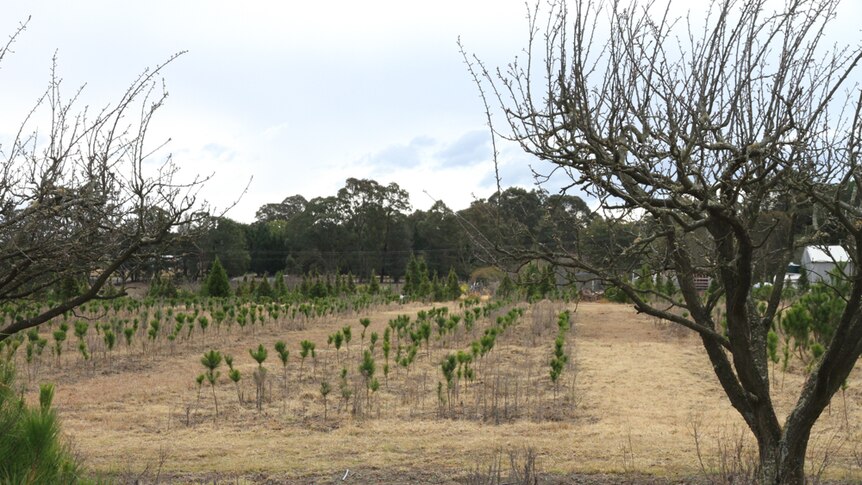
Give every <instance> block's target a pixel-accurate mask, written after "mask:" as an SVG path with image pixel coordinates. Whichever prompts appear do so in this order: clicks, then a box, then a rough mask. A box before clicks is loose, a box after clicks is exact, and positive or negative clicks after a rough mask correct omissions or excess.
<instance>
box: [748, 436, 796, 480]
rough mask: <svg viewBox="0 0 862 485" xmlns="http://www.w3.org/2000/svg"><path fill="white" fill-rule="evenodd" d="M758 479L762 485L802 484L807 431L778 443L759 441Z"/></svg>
mask: <svg viewBox="0 0 862 485" xmlns="http://www.w3.org/2000/svg"><path fill="white" fill-rule="evenodd" d="M758 447H759V451H760V481H761V483H763V484H764V485H802V484H804V483H805V451H806V449H807V448H808V433H804V437H803V436H797V438H795V439H791V440H790V441H788V438H787V434H785V438H783V439H782V440H781V441H779V442H778V443H775V442H770V443H766V442H759V443H758Z"/></svg>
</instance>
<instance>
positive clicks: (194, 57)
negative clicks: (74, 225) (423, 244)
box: [0, 0, 860, 222]
mask: <svg viewBox="0 0 862 485" xmlns="http://www.w3.org/2000/svg"><path fill="white" fill-rule="evenodd" d="M703 3H704V2H703V0H692V1H689V2H677V3H676V5H678V6H680V5H681V6H682V7H679V8H680V13H682V11H683V8H692V9H696V8H697V6H698V5H699V4H703ZM779 3H780V2H779ZM844 4H845V5H848V4H849V6H848V7H846V8H847V9H852V11H849V12H850V14H848V15H842V18H841V19H839V25H838V28H844V27H841V22H840V21H844V22H847V23H848V25H850V27H848V30H847V32H848V34H847V35H850V36H853V37H852V38H853V39H859V37H860V35H859V28H858V26H856V25H855V21H854V19H856V18H858V14H859V13H860V8H859V5H858V3H857V2H856V1H855V0H854V1H852V2H844ZM526 9H527V7H526V5H525V3H524V2H523V1H522V0H457V1H455V0H435V1H433V2H432V1H404V0H366V1H355V0H354V1H341V0H330V1H327V2H308V1H305V2H299V1H279V2H275V1H248V2H236V1H232V2H227V1H219V0H208V1H202V0H184V1H175V0H174V1H170V0H167V1H166V0H155V1H149V2H116V1H110V0H104V1H97V0H81V1H76V2H64V1H52V2H48V1H33V2H29V1H28V2H24V1H14V2H4V5H3V9H2V15H0V39H4V38H5V37H6V36H7V35H9V34H10V33H11V32H13V31H14V30H15V27H16V26H17V25H18V23H19V22H21V21H23V20H25V19H27V18H28V16H31V20H30V21H29V24H28V28H27V30H26V32H24V34H23V35H22V36H21V37H20V38H19V39H18V41H17V43H16V44H15V46H14V53H12V54H10V55H9V56H7V58H6V59H5V60H4V61H3V63H2V65H0V139H3V136H6V137H7V139H8V136H9V134H10V133H11V130H15V129H17V127H18V125H19V124H20V120H21V119H23V118H24V116H26V114H27V112H28V111H29V110H30V108H31V107H32V105H33V102H34V101H35V100H36V98H37V97H38V96H39V94H41V92H42V91H43V90H44V89H45V86H46V84H47V82H48V79H49V73H50V68H51V65H52V61H51V59H52V56H53V55H54V53H55V52H56V53H57V57H58V69H59V72H60V75H61V76H62V77H63V82H64V85H65V86H66V87H67V92H69V91H71V90H72V88H74V87H77V86H81V85H86V86H85V88H84V93H83V95H82V102H83V103H89V104H92V105H93V106H104V105H105V104H107V103H109V102H111V101H115V100H116V99H117V98H119V96H120V95H121V94H122V92H123V91H124V89H125V88H126V87H127V86H128V85H129V84H130V83H131V81H133V80H134V79H135V77H136V76H137V75H138V74H139V73H140V72H141V71H143V70H144V69H145V68H147V67H152V66H155V65H157V64H160V63H161V62H163V61H165V60H166V59H168V58H170V56H171V55H172V54H174V53H176V52H179V51H187V52H186V53H185V54H183V55H182V56H181V57H180V58H178V59H177V60H176V61H174V62H173V63H172V64H170V65H169V66H168V68H167V69H166V70H165V71H164V76H163V77H164V80H165V83H166V86H167V89H168V91H169V93H170V97H169V99H168V101H167V104H166V105H165V107H164V108H163V110H162V111H161V113H160V115H159V116H158V117H157V118H156V120H155V122H154V124H153V125H152V127H151V129H150V134H149V136H150V139H151V140H153V143H154V144H159V143H161V142H162V141H165V140H168V139H170V142H169V143H168V145H167V146H166V148H165V149H164V153H167V152H170V153H171V154H172V155H173V157H174V161H175V162H176V163H177V164H178V165H180V166H181V168H182V170H183V174H184V175H185V176H186V177H188V178H191V177H192V176H194V175H195V174H203V175H209V174H213V178H212V180H211V181H210V182H209V183H208V184H207V187H206V188H205V190H204V193H203V196H204V197H205V198H207V199H208V200H209V201H210V202H211V203H212V204H213V205H214V206H216V207H217V208H223V207H226V206H228V205H230V204H231V202H232V201H234V200H236V199H237V198H240V196H241V198H240V199H239V202H238V203H237V204H236V206H235V207H234V208H233V209H232V210H231V211H230V212H229V213H228V216H229V217H232V218H234V219H236V220H239V221H243V222H252V221H253V220H254V214H255V212H256V210H257V209H258V208H259V207H260V206H261V205H263V204H265V203H271V202H279V201H281V200H283V199H284V198H285V197H287V196H290V195H294V194H301V195H303V196H305V197H307V198H313V197H318V196H328V195H334V194H335V193H336V191H337V190H338V189H339V188H340V187H342V186H343V185H344V182H345V180H346V179H347V178H348V177H356V178H372V179H374V180H377V181H378V182H380V183H381V184H388V183H390V182H395V183H397V184H398V185H400V186H401V187H402V188H404V189H406V190H408V192H409V193H410V194H411V202H412V204H413V208H414V209H423V210H424V209H427V208H428V207H430V206H431V205H432V204H433V202H434V200H435V199H440V200H442V201H444V202H445V203H446V204H447V205H448V206H449V207H450V208H453V209H456V210H457V209H461V208H464V207H467V206H468V205H469V204H470V202H471V201H473V200H475V199H476V198H486V197H488V196H490V195H491V194H492V193H493V192H494V190H495V189H496V184H495V179H494V165H493V163H492V149H491V145H490V135H489V131H488V127H487V123H486V118H485V112H484V108H483V105H482V101H481V99H480V97H479V92H478V90H477V87H476V85H475V84H474V83H473V81H472V79H471V77H470V75H469V73H468V71H467V69H466V67H465V65H464V60H463V58H462V56H461V53H460V52H459V48H458V46H457V40H458V39H459V37H460V39H461V41H462V42H463V44H464V45H465V46H466V48H467V50H468V51H469V52H470V53H475V54H476V55H478V56H479V57H480V58H481V59H482V60H483V61H485V62H486V64H487V65H489V66H504V65H505V64H506V63H508V62H510V61H511V60H512V59H514V57H515V56H517V55H518V54H521V53H522V50H523V48H524V46H525V44H526V39H527V27H528V26H527V21H526V13H527V10H526ZM843 12H844V13H845V14H846V13H847V12H848V10H846V9H845V10H844V11H843ZM497 121H498V122H501V121H502V120H500V119H498V120H497ZM498 149H499V150H500V157H499V161H500V174H501V177H502V184H503V186H504V187H505V186H511V185H520V186H525V187H530V186H531V185H532V184H533V179H532V175H531V169H530V167H531V166H536V164H537V163H538V162H537V161H536V160H534V159H532V158H530V157H529V156H527V155H525V154H524V153H523V152H522V151H521V150H520V149H519V148H518V147H516V146H513V145H507V144H503V145H501V146H499V147H498ZM246 185H248V190H247V192H245V193H244V194H243V190H244V189H245V187H246Z"/></svg>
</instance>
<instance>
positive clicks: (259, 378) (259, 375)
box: [248, 344, 267, 411]
mask: <svg viewBox="0 0 862 485" xmlns="http://www.w3.org/2000/svg"><path fill="white" fill-rule="evenodd" d="M248 353H249V354H250V355H251V358H252V359H254V361H255V362H257V369H256V370H255V371H254V374H253V376H254V382H255V387H256V391H257V392H256V395H255V397H256V401H257V410H258V411H261V410H262V409H263V397H264V391H265V389H266V387H265V385H266V367H264V366H263V363H264V361H266V357H267V352H266V348H264V346H263V344H260V345H258V347H257V350H256V351H255V350H251V349H250V350H249V351H248Z"/></svg>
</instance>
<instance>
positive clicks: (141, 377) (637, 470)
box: [19, 302, 862, 484]
mask: <svg viewBox="0 0 862 485" xmlns="http://www.w3.org/2000/svg"><path fill="white" fill-rule="evenodd" d="M423 308H429V306H427V305H418V304H411V305H404V306H393V307H388V308H381V309H376V310H373V311H371V312H370V314H368V315H367V316H368V317H370V318H371V321H372V323H371V326H370V327H369V328H368V331H367V335H366V337H365V339H364V346H365V347H366V348H367V346H368V344H369V338H370V334H371V332H377V333H378V334H379V336H380V338H381V339H382V336H383V332H384V329H385V328H386V325H387V322H388V321H389V320H390V319H392V318H395V317H396V316H397V315H398V314H408V315H411V316H413V317H415V314H416V312H417V311H418V310H420V309H423ZM562 308H563V306H562V304H555V303H550V302H543V303H542V304H540V305H539V306H538V307H537V308H535V309H531V310H529V311H528V312H527V314H526V315H524V316H523V317H522V318H521V323H520V324H519V325H517V326H516V327H514V328H512V329H510V330H507V331H506V333H505V334H504V336H503V337H501V338H500V339H499V340H498V343H497V345H496V347H495V348H494V350H493V351H492V352H491V354H490V356H489V357H486V358H485V359H483V361H482V362H481V363H480V364H478V365H477V374H478V377H477V379H476V380H475V381H474V382H472V383H468V384H463V383H462V384H461V385H460V387H459V392H458V394H457V396H453V398H452V400H451V401H452V404H451V407H450V406H449V405H448V404H443V406H442V408H441V405H440V404H439V403H438V395H437V383H438V382H439V381H442V380H443V377H442V373H441V371H440V366H439V362H440V360H441V359H442V358H443V357H444V356H445V355H446V354H447V353H448V352H450V351H455V350H464V349H467V348H468V347H469V342H470V340H471V339H472V338H473V336H472V335H470V334H468V333H465V332H463V331H460V332H459V334H458V335H456V336H455V337H450V338H447V339H444V340H436V339H435V337H432V339H431V349H430V354H429V353H427V351H426V350H425V347H424V345H423V347H422V351H420V352H419V354H418V356H417V363H416V364H414V366H412V367H411V369H410V371H409V373H406V372H405V371H404V370H403V369H397V370H396V367H397V366H395V365H394V364H392V363H391V362H390V366H392V370H391V371H390V374H389V378H388V380H387V379H384V376H383V370H382V367H383V362H384V359H383V356H382V352H381V350H380V346H381V343H380V342H378V343H377V346H376V350H375V360H376V364H377V370H376V374H375V375H376V376H378V378H379V380H380V382H381V389H380V391H378V392H377V393H375V394H374V395H373V396H372V398H371V406H370V407H368V406H367V405H366V400H365V394H364V393H365V387H364V382H363V380H362V378H361V376H360V375H359V373H358V365H359V362H360V355H361V352H360V346H361V345H362V344H361V339H360V334H361V330H362V327H361V326H360V325H359V318H360V317H361V316H366V315H355V314H351V315H342V316H338V317H327V318H323V319H320V320H316V321H311V322H307V323H302V322H297V321H289V320H287V319H284V318H283V319H282V320H281V321H279V322H269V323H267V324H266V325H265V326H259V325H258V326H256V328H253V329H252V328H249V327H247V328H246V329H245V330H243V331H240V329H239V328H238V327H236V326H234V328H233V330H232V331H231V332H230V333H228V332H226V331H225V329H222V330H221V332H220V333H219V334H216V332H215V331H214V330H213V329H211V330H210V331H208V333H207V334H206V335H205V336H203V335H200V334H197V335H195V336H193V338H192V339H191V340H190V341H188V342H179V343H177V344H176V345H175V346H174V347H173V349H171V348H170V347H169V346H168V345H167V343H164V344H162V345H161V346H160V347H159V348H158V350H154V349H153V348H150V349H149V350H148V351H146V352H145V351H143V349H141V348H140V347H139V346H133V347H132V348H131V349H125V346H124V344H119V349H116V350H114V351H113V352H112V353H111V354H110V357H109V358H103V357H102V356H101V353H100V352H98V351H96V352H94V355H95V356H96V361H95V365H94V364H92V363H90V362H83V361H82V359H81V356H80V355H78V354H76V353H75V351H74V348H72V349H70V350H67V351H66V352H65V353H64V355H63V357H62V359H61V360H60V363H59V364H58V363H57V361H56V359H54V358H53V357H50V356H46V357H44V363H43V365H42V369H41V371H39V374H38V376H37V379H36V380H37V381H39V382H43V381H50V382H53V383H55V384H56V386H57V390H56V398H55V403H56V406H57V408H58V410H59V413H60V415H61V418H62V422H63V429H64V432H65V434H66V435H67V436H68V437H69V438H70V440H71V442H72V443H73V445H74V448H75V450H76V451H77V453H79V454H80V455H81V456H82V457H83V458H84V461H85V466H86V467H87V469H88V470H90V471H91V472H92V473H93V475H95V476H103V477H114V478H118V479H120V480H128V481H134V480H136V479H141V480H143V481H149V482H155V481H169V482H176V483H331V482H342V479H343V478H344V477H345V475H346V478H344V480H343V483H411V482H412V483H491V482H489V481H484V482H483V481H480V479H481V478H483V477H484V478H488V476H490V475H493V470H490V471H489V469H490V468H493V466H494V464H495V463H500V464H501V465H500V466H501V471H500V474H501V476H508V474H509V458H508V456H509V454H510V453H511V454H514V455H518V456H521V454H522V453H523V452H524V450H528V449H529V450H532V451H533V452H534V453H535V454H536V458H535V466H536V469H537V470H538V471H539V472H540V480H539V482H540V483H584V484H587V483H589V484H605V483H654V484H659V483H662V484H663V483H701V482H704V481H706V479H705V478H703V477H704V471H706V472H707V473H715V472H719V471H728V470H729V468H730V467H731V466H745V465H746V464H750V463H751V459H753V457H752V453H753V452H754V447H753V443H752V441H751V439H750V435H749V433H747V432H746V431H745V429H744V427H743V423H742V421H741V419H740V418H739V417H738V416H737V414H736V413H735V411H734V410H733V409H732V408H731V407H730V405H729V403H728V400H727V399H726V398H725V397H724V395H723V392H722V391H721V389H720V387H719V386H718V383H717V381H716V379H715V377H714V375H713V373H712V370H711V367H710V364H709V362H708V360H707V358H706V356H705V355H704V353H703V352H702V351H701V350H700V342H699V339H698V338H696V337H695V336H694V335H692V334H690V333H688V332H687V331H681V330H677V329H675V328H672V327H667V326H666V325H664V324H661V323H659V322H656V321H654V320H653V319H651V318H648V317H645V316H642V315H638V314H635V313H634V311H633V310H632V309H631V308H629V307H627V306H624V305H617V304H610V303H581V304H580V305H579V306H577V311H576V313H575V314H574V317H573V320H574V329H573V331H571V332H570V333H569V334H568V335H567V337H566V340H567V346H566V348H567V351H568V352H569V354H570V359H569V365H568V367H567V369H566V370H565V371H564V373H563V377H562V379H561V380H562V385H561V386H560V388H559V389H558V391H557V393H556V396H555V393H554V386H553V385H552V384H551V382H550V379H549V377H548V369H549V368H548V362H549V360H550V358H551V355H552V344H553V340H554V337H555V335H556V315H557V313H558V312H559V311H560V310H562ZM570 308H572V309H573V310H574V308H575V307H574V305H572V306H570ZM451 310H452V311H458V308H457V306H452V308H451ZM345 325H350V326H351V327H352V331H353V339H352V341H351V343H350V350H349V356H348V352H347V351H346V349H344V348H342V349H341V351H340V352H338V355H337V356H336V352H335V350H334V348H332V347H327V345H326V341H327V336H328V335H330V334H332V333H333V332H335V331H336V330H338V329H340V328H342V327H343V326H345ZM487 325H488V323H487V322H485V323H483V324H482V326H487ZM481 328H482V327H480V328H479V330H478V333H477V335H481ZM252 331H253V332H254V334H252ZM279 339H282V340H285V341H286V342H287V343H288V347H289V348H290V351H291V356H290V363H289V365H288V377H287V387H286V390H285V389H284V388H283V387H282V382H283V374H282V367H281V363H280V362H279V361H278V359H277V356H276V353H275V351H274V350H273V344H274V343H275V341H276V340H279ZM304 339H308V340H311V341H313V342H315V343H316V344H317V359H316V360H317V363H316V365H315V364H314V362H313V361H312V360H311V359H310V358H308V359H306V360H305V362H304V364H303V365H302V372H301V373H300V358H299V342H300V341H301V340H304ZM258 344H264V345H265V346H266V347H267V348H268V349H269V358H268V359H267V361H266V363H265V365H266V367H267V368H268V370H269V372H268V384H267V396H266V402H264V406H263V410H262V411H261V412H259V411H257V409H256V406H255V405H254V402H253V401H254V392H255V391H254V385H253V382H252V372H253V370H254V368H255V367H256V365H257V364H255V363H254V362H253V361H252V359H251V357H250V356H249V353H248V351H249V349H252V348H256V347H257V345H258ZM210 348H214V349H217V350H220V351H222V352H224V353H228V354H232V355H233V356H234V358H235V361H236V366H237V368H239V369H240V371H241V372H242V375H243V379H242V381H241V389H240V391H241V393H242V394H243V398H244V401H243V402H240V401H239V399H238V395H237V390H236V388H235V387H234V385H233V384H232V383H231V382H230V381H229V380H228V379H227V369H226V368H225V367H224V366H223V367H222V368H221V373H222V376H221V378H220V379H219V383H218V386H217V388H216V390H215V393H216V396H217V398H218V404H219V415H218V417H216V415H215V408H214V405H213V398H212V391H211V389H210V388H209V387H203V388H202V389H201V390H200V397H199V398H198V393H199V391H198V386H197V384H196V383H195V377H196V376H197V375H199V374H200V373H202V372H203V367H202V366H201V363H200V359H201V356H202V354H203V352H204V351H206V350H208V349H210ZM392 353H393V355H394V353H395V343H394V342H393V350H392ZM22 365H24V364H21V363H19V366H22ZM342 367H345V368H347V369H348V374H349V377H348V383H349V386H350V389H351V390H352V391H353V396H354V397H358V399H353V398H351V400H350V401H351V403H350V405H349V406H345V405H343V404H342V403H343V400H342V399H341V391H340V387H339V374H340V370H341V368H342ZM799 367H801V366H800V365H798V364H796V365H794V366H793V367H792V368H791V369H790V372H788V373H787V374H786V375H785V374H784V373H782V372H781V371H780V369H777V371H776V382H775V395H776V401H777V403H778V406H779V407H780V409H781V412H782V414H785V415H786V413H787V412H788V411H789V410H790V408H791V406H792V405H793V399H794V395H795V394H796V393H797V392H798V389H799V386H800V385H801V383H802V379H803V377H804V372H803V369H801V368H799ZM22 369H23V367H22ZM21 374H22V375H24V372H21ZM322 380H327V381H328V382H329V383H330V384H331V386H332V389H333V390H332V392H331V394H330V395H329V396H328V399H327V408H328V409H327V418H326V419H324V417H323V414H324V406H323V400H322V398H321V395H320V392H319V389H320V382H321V381H322ZM29 387H30V389H31V391H30V394H32V395H34V396H35V393H34V392H33V391H32V389H35V388H36V386H35V381H34V382H33V383H31V385H30V386H29ZM443 392H444V394H445V391H443ZM734 457H739V459H736V458H734ZM516 461H517V459H516ZM824 463H825V466H824V467H823V468H824V469H825V472H824V473H823V475H822V476H823V477H828V478H830V479H831V480H835V481H837V482H841V483H843V482H855V483H859V481H860V480H862V470H860V466H862V377H860V373H859V372H858V369H857V371H856V372H854V373H853V374H852V376H851V379H850V382H849V386H848V389H847V390H846V392H845V393H844V394H843V395H842V394H839V395H838V396H837V397H836V400H835V402H834V403H833V405H832V406H831V408H830V409H829V410H828V412H826V413H825V414H824V415H823V417H822V418H821V419H820V421H819V422H818V425H817V426H816V428H815V430H814V433H813V435H812V439H811V446H810V457H809V467H810V469H811V472H812V473H816V472H817V471H818V470H819V468H820V467H821V466H822V465H823V464H824Z"/></svg>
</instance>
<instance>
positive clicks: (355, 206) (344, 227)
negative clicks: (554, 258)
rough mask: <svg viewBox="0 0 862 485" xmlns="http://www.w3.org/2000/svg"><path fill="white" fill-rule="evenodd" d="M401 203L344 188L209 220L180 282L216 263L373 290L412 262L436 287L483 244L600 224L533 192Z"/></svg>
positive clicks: (377, 188)
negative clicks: (453, 202) (361, 284)
mask: <svg viewBox="0 0 862 485" xmlns="http://www.w3.org/2000/svg"><path fill="white" fill-rule="evenodd" d="M409 199H410V197H409V194H408V193H407V191H405V190H404V189H402V188H401V187H399V186H398V185H397V184H394V183H390V184H388V185H383V184H380V183H378V182H377V181H374V180H367V179H355V178H350V179H347V180H346V182H345V185H344V187H342V188H341V189H339V190H338V192H337V193H336V194H335V195H332V196H326V197H317V198H313V199H311V200H306V199H305V198H304V197H302V196H300V195H293V196H290V197H287V198H285V199H284V201H283V202H281V203H271V204H264V205H263V206H262V207H261V208H260V210H259V211H258V213H257V220H256V221H255V222H253V223H251V224H243V223H239V222H236V221H233V220H230V219H227V218H219V219H213V220H211V221H209V224H208V225H206V226H205V230H204V231H203V236H202V237H201V238H200V239H199V240H198V241H197V243H196V244H195V246H194V247H191V248H190V247H188V246H187V247H185V248H184V250H183V251H182V253H183V254H184V256H185V257H184V259H185V261H186V264H187V266H189V267H190V268H191V269H189V270H187V272H186V274H187V275H188V276H189V277H192V278H194V277H195V276H200V275H202V274H203V273H204V272H205V270H206V269H207V268H208V267H209V266H210V265H211V264H212V261H213V258H214V257H216V256H217V257H218V258H219V259H220V260H221V262H222V264H223V266H224V268H225V270H226V271H227V273H228V274H229V275H230V276H238V275H241V274H243V273H245V272H247V271H250V272H253V273H257V274H269V275H273V274H275V273H276V272H278V271H286V272H287V273H289V274H306V273H320V274H334V273H341V274H347V273H351V274H353V275H355V276H357V277H358V278H360V279H362V280H365V279H367V278H368V277H369V275H370V274H371V273H372V271H373V272H374V273H375V274H376V275H378V276H379V277H380V279H381V281H382V280H384V279H386V278H391V279H393V280H394V281H400V280H402V279H403V278H404V275H405V274H404V273H405V270H406V268H407V266H408V264H407V263H408V260H409V259H410V257H411V255H416V256H420V257H421V258H422V260H423V261H424V264H425V265H426V268H427V271H428V275H429V277H430V276H433V275H434V274H437V275H439V277H440V278H445V277H446V276H447V275H448V274H449V270H450V269H454V271H455V274H456V275H458V277H460V278H461V279H465V278H467V277H468V276H469V275H470V273H471V272H472V271H473V270H474V269H475V268H476V267H477V266H483V265H487V264H488V260H487V259H486V258H484V257H483V255H482V253H481V252H479V253H477V252H476V248H477V247H479V246H483V245H484V244H486V243H488V242H489V241H493V243H492V244H494V245H499V246H501V247H502V246H505V247H519V248H530V247H535V246H537V245H542V244H545V245H546V244H549V243H551V242H553V241H554V240H556V238H557V237H559V233H558V232H555V231H551V227H553V226H554V223H555V221H559V220H566V221H567V222H570V223H571V224H570V225H568V226H567V227H569V229H570V232H569V233H568V234H567V235H566V236H565V237H566V238H567V240H569V241H570V242H571V244H575V243H576V242H577V241H578V240H579V239H578V238H579V237H584V238H588V236H589V235H591V234H593V230H592V229H591V224H595V225H596V227H601V224H600V221H601V218H600V217H596V216H595V215H594V214H592V213H591V212H590V210H589V208H588V207H587V205H586V204H585V203H584V202H583V200H581V199H580V198H578V197H575V196H572V195H565V194H564V195H560V194H552V195H549V194H548V193H546V192H544V191H541V190H535V189H533V190H525V189H523V188H520V187H512V188H508V189H505V190H504V191H503V192H502V193H501V194H494V195H492V196H491V197H490V198H489V199H487V200H486V199H479V200H476V201H474V202H473V203H472V204H471V205H470V207H468V208H466V209H463V210H461V211H457V212H455V211H452V210H451V209H449V208H448V207H447V206H446V204H445V203H443V202H442V201H437V202H435V203H434V205H432V206H431V208H429V209H428V210H427V211H423V210H416V211H413V212H410V209H411V207H410V202H409ZM582 233H583V234H582ZM598 234H599V236H601V234H603V232H602V231H599V232H598ZM477 238H479V239H481V241H477ZM477 242H478V243H480V244H478V245H477ZM600 242H603V241H600Z"/></svg>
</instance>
